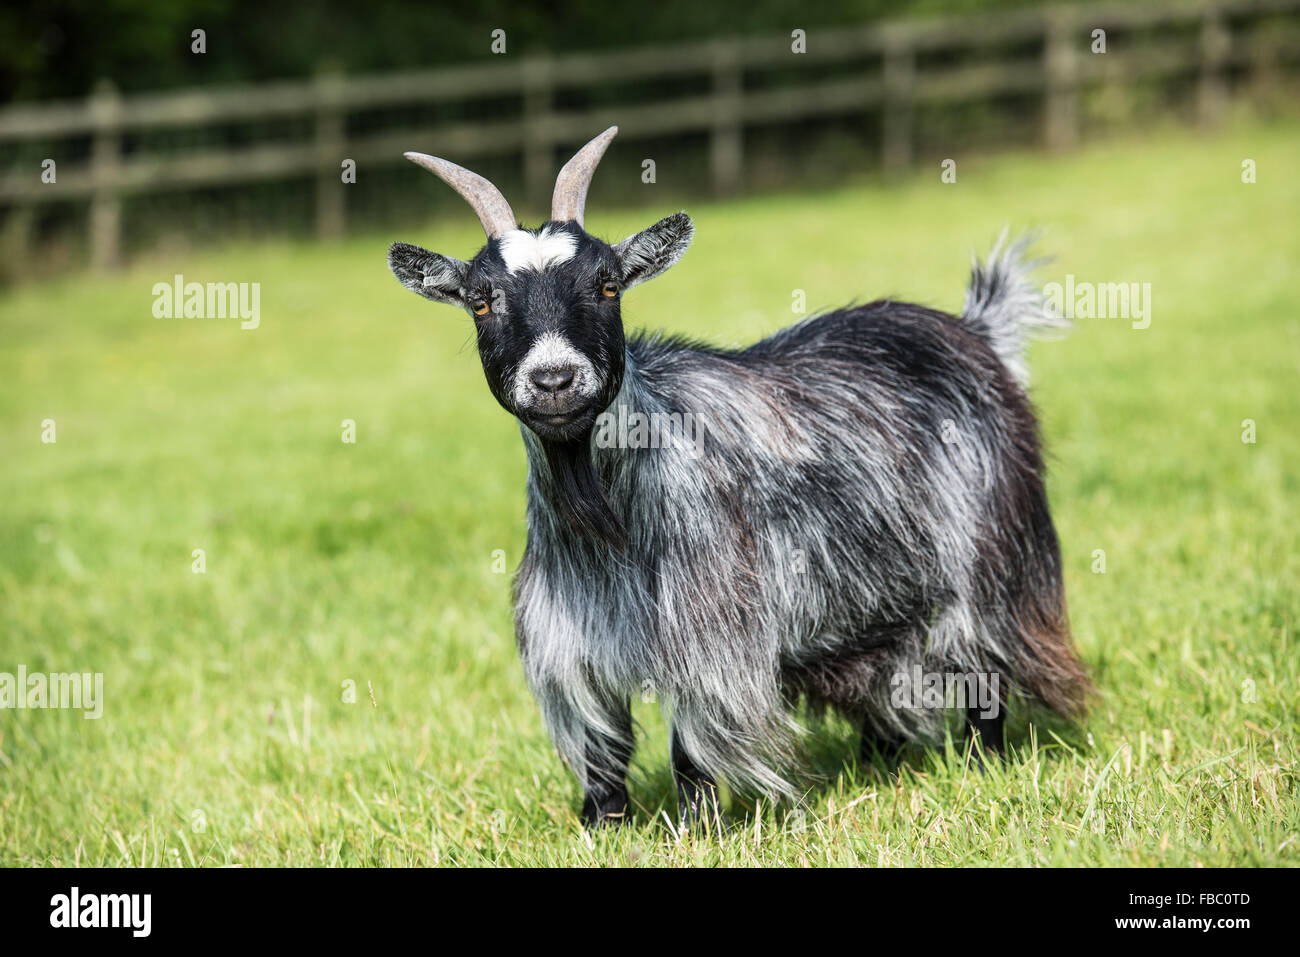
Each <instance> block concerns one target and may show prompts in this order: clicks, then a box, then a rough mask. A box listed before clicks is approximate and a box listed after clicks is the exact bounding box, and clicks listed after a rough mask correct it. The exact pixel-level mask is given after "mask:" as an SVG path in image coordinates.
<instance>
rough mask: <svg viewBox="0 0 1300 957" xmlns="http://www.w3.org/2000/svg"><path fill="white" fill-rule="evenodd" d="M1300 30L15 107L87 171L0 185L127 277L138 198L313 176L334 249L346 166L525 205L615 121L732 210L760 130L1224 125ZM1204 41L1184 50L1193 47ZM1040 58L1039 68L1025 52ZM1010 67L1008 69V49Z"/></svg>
mask: <svg viewBox="0 0 1300 957" xmlns="http://www.w3.org/2000/svg"><path fill="white" fill-rule="evenodd" d="M1298 15H1300V0H1223V2H1196V0H1190V2H1179V3H1167V4H1165V3H1157V4H1136V5H1124V6H1118V5H1114V6H1101V7H1085V6H1064V7H1047V8H1040V9H1036V10H1030V11H1022V12H1016V13H1011V14H1006V13H1000V14H997V15H996V16H985V17H978V18H976V17H964V18H945V19H936V20H923V21H904V22H890V23H879V24H872V25H869V26H864V27H858V28H841V29H835V30H829V29H828V30H813V31H811V32H809V33H808V34H807V36H806V38H805V43H806V49H805V52H802V53H797V52H795V51H796V48H797V47H796V42H795V40H794V39H792V37H791V36H777V37H770V38H743V39H742V38H733V39H720V40H713V41H707V42H699V43H690V44H684V45H679V46H671V47H669V46H664V47H653V48H642V49H633V50H622V51H618V52H614V53H599V54H574V55H566V56H556V57H526V58H525V57H518V58H516V57H513V56H512V57H510V58H508V59H507V58H506V57H502V58H501V62H492V63H485V64H483V65H476V66H466V67H461V68H453V69H442V70H434V71H418V72H404V73H390V74H384V75H374V76H350V77H346V78H345V77H342V76H338V75H322V76H320V77H318V78H316V79H314V80H310V81H298V82H280V83H269V84H263V85H258V86H246V87H233V88H223V89H195V90H186V91H179V92H171V93H161V94H148V95H132V96H121V95H119V94H118V93H117V91H116V90H115V89H114V88H113V87H112V86H111V85H109V84H107V83H104V84H101V85H100V86H99V87H98V88H97V89H96V90H95V92H94V93H93V94H92V95H91V96H90V97H89V98H87V99H85V100H79V101H64V102H54V103H45V104H39V105H22V106H11V107H8V108H6V109H4V110H2V111H0V143H6V144H11V143H15V142H32V141H41V142H57V141H60V140H67V139H71V138H77V137H81V138H87V137H88V138H89V139H90V143H91V148H90V154H89V160H88V161H87V162H82V163H80V164H76V163H72V162H70V163H69V165H64V164H63V163H59V165H58V172H57V179H56V182H55V183H44V182H42V178H41V170H40V169H39V168H23V169H13V168H12V162H10V163H6V164H5V165H6V166H9V168H8V169H5V170H3V171H2V172H0V204H5V205H8V206H22V205H26V204H34V203H42V202H48V201H58V200H81V201H86V200H88V201H89V203H90V216H89V220H88V222H89V227H88V228H89V245H90V249H91V259H92V262H93V263H94V264H95V265H97V266H100V267H108V266H112V265H113V264H115V263H116V262H117V260H118V258H119V251H120V247H121V230H122V226H121V203H122V197H123V196H124V195H125V194H129V193H145V192H155V191H161V190H184V189H192V188H199V187H209V186H219V185H230V184H239V183H248V182H253V181H256V180H265V179H277V178H278V179H287V178H293V177H301V176H314V177H315V179H316V183H317V187H316V226H317V231H318V233H319V234H320V235H321V236H322V237H331V236H336V235H338V234H339V233H341V232H342V231H343V229H344V226H345V214H346V207H345V199H346V190H345V189H341V188H340V165H341V162H342V160H343V159H344V158H348V159H352V160H354V161H355V162H356V163H357V164H358V165H359V166H361V165H366V164H371V165H378V164H395V163H400V162H402V159H401V155H402V151H403V150H407V149H411V148H413V147H418V148H422V149H426V150H436V151H437V152H439V153H441V154H442V155H445V156H450V157H455V158H456V159H457V160H461V161H464V160H473V159H475V158H478V157H483V156H488V155H508V156H516V157H519V158H520V159H521V160H522V166H523V172H524V181H525V183H526V184H527V189H528V194H529V196H530V197H532V198H534V199H536V198H537V197H541V196H544V195H546V194H547V193H548V192H549V187H550V182H551V177H552V176H553V175H554V172H555V171H554V169H553V168H552V160H553V155H554V152H555V149H556V148H557V147H558V146H561V145H564V146H570V147H571V146H575V145H577V144H579V143H581V142H583V141H584V140H586V139H587V138H588V137H590V136H591V135H592V134H593V133H594V132H595V131H598V130H601V129H603V128H605V127H606V126H610V125H613V124H615V123H617V124H618V125H619V126H620V128H621V133H620V140H621V141H626V140H629V139H632V140H636V139H651V138H654V137H658V136H664V135H677V134H683V133H704V134H707V136H708V138H709V144H710V145H709V157H710V171H711V177H712V185H713V188H714V190H715V191H716V192H717V193H719V194H727V193H730V192H733V191H734V190H736V189H737V188H738V187H739V186H740V185H741V182H742V175H743V167H744V152H745V151H744V142H745V136H744V134H745V130H746V128H747V127H753V126H757V125H761V124H769V123H779V122H787V121H799V120H805V119H811V118H818V117H830V116H835V115H850V114H861V113H863V112H864V111H865V112H866V113H868V114H871V113H875V114H878V116H879V118H880V130H881V136H880V142H881V146H880V150H881V153H880V161H881V164H882V166H883V167H884V168H885V169H887V170H891V171H893V170H901V169H905V168H907V167H908V166H909V165H910V164H911V162H912V154H913V148H914V142H915V135H914V127H915V123H914V114H915V109H916V108H917V107H918V106H923V105H927V104H933V103H960V102H972V101H980V100H987V99H990V98H992V97H997V96H1003V95H1008V94H1017V95H1029V96H1034V97H1040V98H1041V99H1040V102H1041V129H1042V139H1043V142H1044V145H1046V146H1047V147H1048V148H1053V149H1061V148H1066V147H1068V146H1070V145H1071V144H1072V143H1074V142H1075V141H1076V140H1077V138H1078V136H1079V131H1080V107H1079V102H1080V95H1081V93H1082V92H1083V91H1084V90H1086V89H1087V88H1088V87H1089V86H1093V85H1096V84H1099V83H1114V82H1122V83H1124V82H1134V81H1138V80H1144V79H1148V78H1160V77H1175V76H1180V75H1182V76H1188V77H1192V78H1194V79H1195V81H1196V84H1197V90H1198V93H1197V103H1198V110H1199V115H1200V117H1201V118H1202V119H1203V120H1204V121H1206V122H1211V123H1212V122H1214V121H1215V119H1216V118H1217V117H1218V116H1219V115H1220V113H1221V112H1222V110H1223V109H1224V106H1225V103H1226V100H1227V96H1228V76H1229V73H1230V72H1231V71H1234V70H1238V71H1240V70H1242V69H1244V70H1247V71H1251V72H1260V71H1270V70H1277V69H1279V68H1280V67H1283V66H1287V67H1289V66H1291V65H1292V64H1293V63H1294V61H1295V60H1296V59H1297V50H1296V48H1295V41H1294V37H1295V35H1296V34H1295V33H1294V32H1292V31H1287V32H1284V33H1283V34H1282V35H1281V38H1280V39H1279V37H1278V36H1275V35H1274V34H1273V33H1272V32H1271V31H1268V30H1258V29H1252V27H1253V26H1255V25H1256V24H1260V23H1263V22H1265V21H1264V18H1266V17H1278V16H1281V17H1283V18H1285V19H1287V21H1288V23H1289V22H1290V20H1291V18H1296V17H1297V16H1298ZM1097 29H1101V30H1105V31H1107V33H1108V34H1109V33H1110V32H1112V31H1114V32H1117V33H1119V34H1120V35H1121V37H1122V36H1123V35H1125V34H1126V32H1131V31H1143V41H1142V43H1141V44H1140V46H1127V45H1126V44H1125V43H1123V42H1121V40H1117V39H1111V38H1109V37H1108V40H1107V49H1106V52H1105V54H1104V55H1096V54H1094V53H1093V52H1092V49H1093V44H1094V33H1093V31H1094V30H1097ZM1189 29H1191V30H1194V31H1196V32H1195V36H1196V37H1197V38H1198V39H1197V40H1195V41H1194V42H1191V43H1189V42H1186V39H1185V37H1186V34H1187V31H1188V30H1189ZM1024 49H1030V50H1032V51H1033V52H1032V53H1031V54H1029V55H1026V54H1024V53H1017V52H1015V51H1017V50H1024ZM942 51H955V52H957V53H959V54H960V53H963V52H967V53H970V54H971V55H970V56H966V57H960V56H959V57H957V58H956V59H957V63H956V65H931V64H930V63H929V61H931V60H933V59H934V57H932V56H928V55H929V54H933V53H935V52H942ZM1008 51H1011V52H1008ZM836 63H838V64H841V65H843V64H861V65H862V68H861V69H856V68H855V71H854V73H853V75H851V76H849V77H847V78H833V79H825V78H818V77H816V76H815V74H816V72H817V71H816V70H807V71H806V72H808V73H810V74H813V76H812V78H810V79H808V80H807V81H801V80H800V79H799V78H798V77H797V76H796V78H795V80H794V81H793V82H790V83H787V84H786V85H778V86H765V85H764V84H762V83H761V82H760V83H754V82H752V80H753V79H754V78H756V77H762V75H763V74H764V71H774V70H783V71H790V70H792V69H793V70H794V71H795V72H796V73H799V72H800V71H805V68H806V67H811V66H812V65H814V64H820V65H823V66H824V65H826V64H836ZM673 78H695V79H696V80H700V79H703V80H705V81H707V86H708V89H707V91H706V92H703V93H694V94H687V95H683V96H677V97H672V98H668V99H662V100H660V101H658V102H652V103H644V102H637V103H629V104H626V105H623V106H619V105H608V106H598V107H592V108H586V109H581V110H565V109H560V108H558V107H557V106H556V103H555V100H556V92H557V90H560V89H570V90H572V89H577V90H582V89H584V88H585V89H601V88H608V87H610V86H611V85H614V84H623V85H626V84H628V83H629V82H634V83H638V84H645V83H651V82H654V81H664V80H669V79H673ZM490 96H499V97H516V98H518V102H519V115H518V116H515V117H512V118H509V119H506V120H491V121H484V122H472V123H470V122H464V123H455V124H439V125H434V126H432V127H427V126H426V127H424V128H415V129H399V130H386V131H383V132H379V133H370V134H366V135H365V136H349V135H348V121H349V118H350V117H354V116H358V115H361V114H364V113H366V112H367V111H374V110H381V109H390V108H394V107H404V106H411V105H424V104H436V103H456V102H466V101H470V100H474V99H482V98H484V97H490ZM301 118H310V119H311V120H312V127H313V129H314V135H311V136H309V137H306V138H304V139H303V140H301V141H299V142H288V143H286V142H275V143H265V144H260V145H252V146H243V147H238V148H223V149H215V150H203V151H199V152H192V153H172V154H166V153H153V154H148V153H144V154H142V153H140V152H132V153H129V154H124V152H123V149H122V141H123V136H124V135H126V134H130V133H134V132H137V131H142V130H157V129H166V128H180V127H191V128H194V127H205V126H209V127H210V126H213V125H217V124H232V123H240V122H256V121H261V120H282V119H301Z"/></svg>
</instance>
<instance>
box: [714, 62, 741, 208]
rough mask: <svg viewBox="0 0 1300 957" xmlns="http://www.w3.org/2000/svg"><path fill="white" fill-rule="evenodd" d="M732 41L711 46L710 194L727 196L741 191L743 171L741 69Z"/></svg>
mask: <svg viewBox="0 0 1300 957" xmlns="http://www.w3.org/2000/svg"><path fill="white" fill-rule="evenodd" d="M740 52H741V51H740V47H739V45H738V43H737V42H736V41H733V40H719V41H717V42H716V43H715V44H714V45H713V129H712V132H711V133H710V134H709V167H710V171H711V173H712V176H713V191H714V192H715V193H717V194H718V195H719V196H727V195H729V194H731V193H734V192H735V191H736V190H737V189H739V188H740V180H741V176H742V174H743V169H744V120H743V118H742V117H741V109H742V107H743V98H744V85H745V78H744V67H743V65H742V63H741V57H740Z"/></svg>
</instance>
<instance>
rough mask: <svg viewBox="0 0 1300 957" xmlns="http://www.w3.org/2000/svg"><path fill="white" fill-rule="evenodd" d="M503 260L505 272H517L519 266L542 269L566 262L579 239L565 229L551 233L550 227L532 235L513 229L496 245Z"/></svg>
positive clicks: (539, 270)
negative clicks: (564, 230)
mask: <svg viewBox="0 0 1300 957" xmlns="http://www.w3.org/2000/svg"><path fill="white" fill-rule="evenodd" d="M497 248H498V250H499V251H500V253H501V258H502V259H504V260H505V261H506V271H507V272H509V273H512V274H513V273H517V272H519V270H521V269H536V270H537V271H538V272H541V271H542V270H543V269H545V268H546V267H547V266H554V265H556V264H557V263H562V262H568V261H569V260H570V259H572V258H573V254H574V253H575V252H577V251H578V241H577V240H576V239H574V238H573V236H571V235H570V234H569V233H566V232H555V233H553V232H551V231H550V227H549V226H548V227H547V228H546V229H544V230H542V231H541V232H540V233H537V234H533V233H530V232H526V231H524V230H522V229H512V230H511V231H510V232H508V233H506V234H504V235H503V236H502V237H501V239H500V240H499V246H498V247H497Z"/></svg>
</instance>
